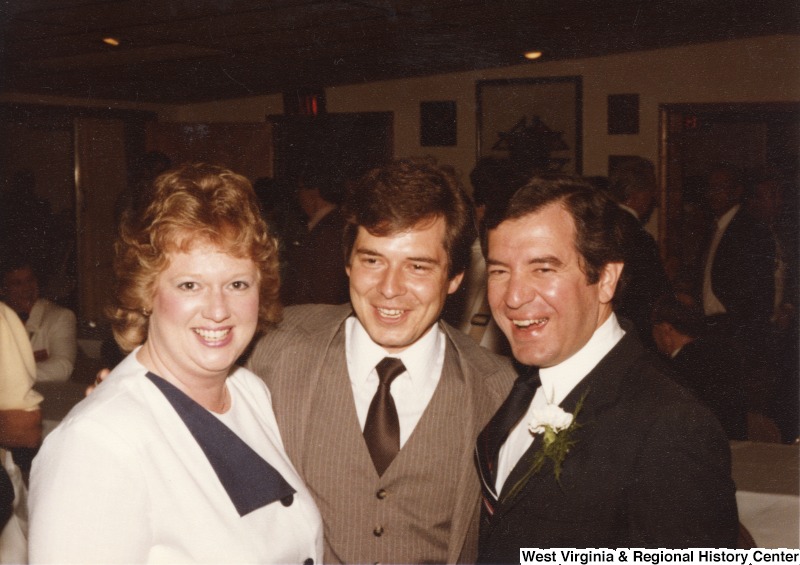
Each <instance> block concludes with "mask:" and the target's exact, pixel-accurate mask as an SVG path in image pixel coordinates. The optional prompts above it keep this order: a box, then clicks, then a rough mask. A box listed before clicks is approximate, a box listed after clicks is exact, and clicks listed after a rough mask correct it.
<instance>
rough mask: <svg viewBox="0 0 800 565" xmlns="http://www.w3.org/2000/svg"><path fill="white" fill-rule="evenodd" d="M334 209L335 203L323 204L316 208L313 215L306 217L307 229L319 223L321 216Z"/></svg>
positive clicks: (311, 228) (309, 229)
mask: <svg viewBox="0 0 800 565" xmlns="http://www.w3.org/2000/svg"><path fill="white" fill-rule="evenodd" d="M335 209H336V204H326V205H325V206H323V207H322V208H320V209H319V210H317V211H316V212H315V213H314V215H313V216H311V217H310V218H309V219H308V231H311V230H313V229H314V228H315V227H316V225H317V224H318V223H320V221H321V220H322V218H324V217H325V216H327V215H328V214H330V213H331V212H333V211H334V210H335Z"/></svg>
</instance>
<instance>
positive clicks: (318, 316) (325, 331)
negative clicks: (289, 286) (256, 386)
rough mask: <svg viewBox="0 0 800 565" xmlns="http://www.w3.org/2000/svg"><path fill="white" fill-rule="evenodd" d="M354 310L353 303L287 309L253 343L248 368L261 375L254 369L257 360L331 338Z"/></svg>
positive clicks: (264, 361) (290, 307) (301, 306)
mask: <svg viewBox="0 0 800 565" xmlns="http://www.w3.org/2000/svg"><path fill="white" fill-rule="evenodd" d="M351 313H352V307H351V306H350V304H339V305H330V304H301V305H296V306H289V307H287V308H285V309H284V311H283V318H282V319H281V321H280V322H278V323H277V324H276V325H275V326H273V327H270V328H268V329H267V330H266V331H265V332H264V333H263V334H262V335H261V336H260V337H259V338H258V339H257V340H256V341H255V343H254V344H253V346H252V348H251V351H250V353H249V355H248V361H247V367H248V368H250V369H251V370H254V372H255V373H256V374H258V375H261V372H260V371H259V370H257V369H254V367H256V365H254V363H255V362H258V363H266V362H269V361H273V360H274V358H275V357H276V356H278V355H281V354H283V353H285V352H286V351H287V350H288V349H292V350H297V349H298V348H303V349H307V348H311V347H312V346H313V344H314V343H316V342H317V341H320V342H327V341H329V340H330V339H331V338H332V337H333V335H334V334H335V333H336V332H338V331H339V329H340V328H341V326H342V324H343V323H344V320H346V319H347V317H348V316H350V314H351Z"/></svg>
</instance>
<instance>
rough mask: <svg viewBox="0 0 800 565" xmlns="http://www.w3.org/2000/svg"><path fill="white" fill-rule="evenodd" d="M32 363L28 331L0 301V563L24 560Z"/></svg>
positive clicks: (33, 404) (37, 422)
mask: <svg viewBox="0 0 800 565" xmlns="http://www.w3.org/2000/svg"><path fill="white" fill-rule="evenodd" d="M35 379H36V364H35V362H34V360H33V350H32V349H31V344H30V341H29V340H28V335H27V333H26V332H25V328H24V327H23V325H22V322H21V321H20V319H19V317H18V316H17V315H16V313H14V311H13V310H12V309H11V308H9V307H8V306H6V305H5V304H4V303H2V302H0V563H27V560H28V544H27V539H26V534H27V524H28V518H27V516H28V513H27V508H26V502H25V500H26V487H25V478H26V474H25V469H22V468H21V465H20V464H19V461H18V457H17V454H18V453H19V450H23V452H24V455H25V456H26V459H25V460H26V461H27V455H28V454H29V453H31V452H33V451H35V450H36V448H38V447H39V443H40V442H41V440H42V414H41V410H40V409H39V405H40V403H41V401H42V396H41V395H40V394H39V393H38V392H36V391H35V390H33V383H34V381H35Z"/></svg>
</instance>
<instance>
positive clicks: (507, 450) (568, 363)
mask: <svg viewBox="0 0 800 565" xmlns="http://www.w3.org/2000/svg"><path fill="white" fill-rule="evenodd" d="M624 335H625V330H623V329H622V327H620V325H619V322H618V321H617V317H616V316H615V315H614V314H613V313H612V314H611V316H610V317H609V318H608V320H606V321H605V322H603V324H601V326H600V327H599V328H597V329H596V330H595V332H594V334H592V337H591V338H590V339H589V341H588V342H586V345H584V346H583V347H582V348H581V349H580V350H579V351H578V352H577V353H575V354H574V355H573V356H572V357H570V358H569V359H567V360H565V361H563V362H561V363H559V364H558V365H555V366H553V367H547V368H545V369H540V370H539V377H541V379H542V386H540V387H539V389H538V390H537V391H536V394H535V395H534V396H533V400H532V401H531V405H530V406H529V407H528V412H527V413H526V414H525V416H523V417H522V419H521V420H520V421H519V423H518V424H517V425H516V426H515V427H514V429H512V430H511V432H510V433H509V434H508V438H507V439H506V442H505V443H504V444H503V446H502V447H501V448H500V454H499V456H498V461H497V484H496V492H500V491H501V490H502V489H503V484H504V483H505V482H506V479H508V475H510V474H511V471H512V470H513V469H514V467H515V466H516V464H517V462H518V461H519V460H520V458H521V457H522V456H523V455H524V453H525V452H526V451H527V450H528V448H529V447H530V446H531V444H532V443H533V440H534V435H533V434H532V433H531V432H530V431H529V430H528V422H529V421H530V420H531V418H532V417H533V410H534V409H535V408H543V407H544V406H545V405H547V404H561V401H563V400H564V399H565V398H566V397H567V395H568V394H569V393H570V392H572V389H574V388H575V387H576V386H577V385H578V383H579V382H581V381H582V380H583V379H584V377H586V375H588V374H589V373H590V372H591V371H592V369H594V368H595V367H596V366H597V364H598V363H599V362H600V361H601V360H602V359H603V357H605V356H606V355H607V354H608V352H609V351H611V350H612V349H613V348H614V346H615V345H616V344H617V342H619V340H621V339H622V336H624Z"/></svg>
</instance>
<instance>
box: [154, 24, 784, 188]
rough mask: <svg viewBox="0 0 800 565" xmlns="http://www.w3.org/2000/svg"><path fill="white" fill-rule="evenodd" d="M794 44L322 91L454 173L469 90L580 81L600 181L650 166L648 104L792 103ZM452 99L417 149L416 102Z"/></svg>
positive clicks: (334, 108) (586, 140)
mask: <svg viewBox="0 0 800 565" xmlns="http://www.w3.org/2000/svg"><path fill="white" fill-rule="evenodd" d="M799 53H800V37H798V36H768V37H760V38H752V39H744V40H736V41H728V42H719V43H707V44H702V45H694V46H688V47H677V48H670V49H660V50H654V51H644V52H638V53H629V54H623V55H612V56H607V57H597V58H592V59H578V60H572V61H554V62H531V63H527V64H523V65H517V66H512V67H504V68H496V69H490V70H483V71H474V72H465V73H453V74H448V75H439V76H432V77H423V78H415V79H403V80H392V81H384V82H377V83H369V84H359V85H353V86H341V87H335V88H329V89H327V90H326V98H327V109H328V111H329V112H368V111H370V112H371V111H377V112H384V111H390V112H393V113H394V120H395V121H394V148H395V155H396V156H408V155H420V154H425V153H427V154H431V155H434V156H435V157H437V158H438V159H440V160H441V161H443V162H447V163H450V164H452V165H454V166H456V167H457V168H458V169H459V170H460V171H461V172H462V174H463V175H464V178H465V179H466V175H467V174H468V172H469V171H470V170H471V168H472V166H473V165H474V162H475V146H476V131H475V127H476V125H475V124H476V119H475V83H476V81H478V80H485V79H498V78H523V77H548V76H563V75H581V76H582V77H583V128H584V129H583V171H584V173H585V174H587V175H600V174H605V173H606V167H607V163H608V156H609V155H621V154H638V155H642V156H645V157H648V158H650V159H653V160H657V153H658V106H659V104H663V103H684V102H693V103H703V102H780V101H800V56H798V54H799ZM623 93H638V94H639V96H640V132H639V134H638V135H607V133H606V131H607V130H606V115H607V114H606V102H607V96H608V95H609V94H623ZM427 100H455V101H456V103H457V107H458V130H457V131H458V145H457V146H455V147H421V146H420V145H419V103H420V102H421V101H427ZM281 112H282V102H281V97H280V96H279V95H272V96H259V97H253V98H247V99H237V100H228V101H224V102H217V103H208V104H194V105H187V106H181V107H175V108H169V109H165V110H164V111H162V112H161V113H160V119H163V120H170V121H199V122H204V121H227V122H230V121H261V120H264V119H265V116H266V115H269V114H279V113H281Z"/></svg>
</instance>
